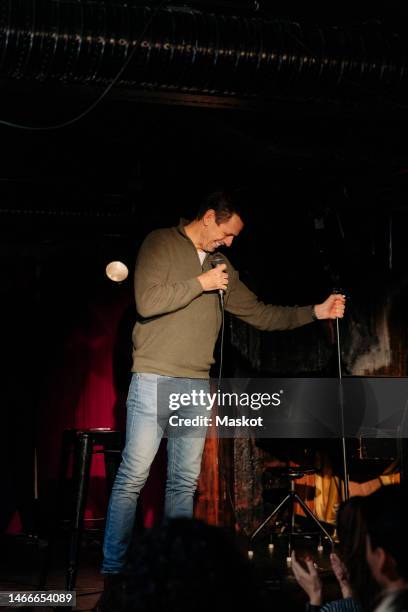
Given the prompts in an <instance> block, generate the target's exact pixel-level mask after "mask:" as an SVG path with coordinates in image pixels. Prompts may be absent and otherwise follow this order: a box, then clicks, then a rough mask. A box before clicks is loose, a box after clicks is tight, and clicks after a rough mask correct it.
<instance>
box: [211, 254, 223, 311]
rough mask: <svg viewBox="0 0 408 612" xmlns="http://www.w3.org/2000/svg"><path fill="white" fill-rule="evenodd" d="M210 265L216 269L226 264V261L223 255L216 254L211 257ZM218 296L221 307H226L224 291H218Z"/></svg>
mask: <svg viewBox="0 0 408 612" xmlns="http://www.w3.org/2000/svg"><path fill="white" fill-rule="evenodd" d="M210 263H211V266H212V267H213V268H216V267H217V266H219V265H220V264H225V259H224V258H223V256H222V255H221V253H214V254H213V255H211V257H210ZM218 295H219V296H220V300H221V306H222V307H224V290H223V289H218Z"/></svg>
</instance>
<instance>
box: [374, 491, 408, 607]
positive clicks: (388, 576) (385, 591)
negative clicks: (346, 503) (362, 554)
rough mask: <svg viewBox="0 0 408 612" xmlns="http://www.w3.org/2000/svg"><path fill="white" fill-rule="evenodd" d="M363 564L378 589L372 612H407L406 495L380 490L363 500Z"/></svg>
mask: <svg viewBox="0 0 408 612" xmlns="http://www.w3.org/2000/svg"><path fill="white" fill-rule="evenodd" d="M364 504H365V508H364V510H365V512H364V515H365V516H364V518H365V520H366V523H367V534H368V535H367V547H366V555H367V563H368V565H369V566H370V568H371V572H372V574H373V577H374V580H375V581H376V582H377V583H378V584H379V586H380V587H381V589H382V598H381V601H380V603H379V605H378V606H377V607H376V608H375V612H402V611H408V545H407V543H408V526H407V508H408V491H407V489H406V488H404V487H401V486H399V485H388V486H383V487H381V488H380V489H378V490H377V491H375V492H374V493H372V494H371V495H369V496H368V497H367V498H365V499H364Z"/></svg>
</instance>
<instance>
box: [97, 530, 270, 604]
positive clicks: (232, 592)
mask: <svg viewBox="0 0 408 612" xmlns="http://www.w3.org/2000/svg"><path fill="white" fill-rule="evenodd" d="M243 608H246V609H248V610H249V609H254V610H257V611H258V610H260V607H259V600H258V590H257V588H256V587H255V581H254V578H253V575H252V568H251V564H250V563H249V562H248V560H247V559H246V558H245V557H244V556H243V555H242V554H241V552H240V551H239V550H238V549H237V547H236V546H235V544H234V542H233V541H232V539H231V538H230V537H229V536H228V535H227V534H226V533H225V532H224V531H223V530H222V529H220V528H218V527H213V526H210V525H207V524H205V523H203V522H201V521H198V520H192V519H183V518H179V519H172V520H170V521H168V522H167V523H166V524H165V525H163V526H161V527H155V528H153V529H150V530H148V531H146V532H145V534H144V535H143V536H142V537H140V538H138V539H137V541H136V542H135V545H134V548H133V551H132V554H131V556H130V563H129V566H128V568H127V571H126V574H125V578H124V581H123V585H122V586H121V587H116V594H115V593H112V596H111V597H109V599H108V600H107V601H106V604H105V605H104V610H105V611H106V612H108V610H109V612H115V610H117V611H118V612H125V611H132V612H133V611H134V612H136V611H137V612H147V611H149V612H164V611H165V612H204V611H208V610H211V612H225V611H226V610H235V609H243Z"/></svg>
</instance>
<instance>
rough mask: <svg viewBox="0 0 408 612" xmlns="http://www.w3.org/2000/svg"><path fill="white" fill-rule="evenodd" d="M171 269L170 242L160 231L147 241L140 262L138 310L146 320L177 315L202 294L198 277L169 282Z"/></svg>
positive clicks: (140, 251)
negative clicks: (168, 250) (167, 245)
mask: <svg viewBox="0 0 408 612" xmlns="http://www.w3.org/2000/svg"><path fill="white" fill-rule="evenodd" d="M169 270H170V258H169V254H168V253H167V248H166V242H165V240H164V239H163V236H162V234H161V232H160V230H158V231H157V230H156V231H154V232H152V233H151V234H149V235H148V236H147V237H146V238H145V240H144V242H143V244H142V246H141V247H140V250H139V253H138V256H137V260H136V267H135V298H136V308H137V310H138V312H139V314H140V315H141V316H142V317H144V318H148V317H154V316H158V315H162V314H166V313H169V312H174V311H175V310H178V309H179V308H183V307H184V306H187V305H188V304H189V303H190V302H191V301H192V300H193V299H194V298H196V297H197V296H199V295H200V294H201V293H202V287H201V284H200V282H199V281H198V280H197V278H190V279H186V280H180V281H176V282H168V273H169Z"/></svg>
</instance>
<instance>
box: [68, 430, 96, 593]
mask: <svg viewBox="0 0 408 612" xmlns="http://www.w3.org/2000/svg"><path fill="white" fill-rule="evenodd" d="M92 446H93V445H92V439H91V437H90V435H89V434H88V433H86V432H84V433H80V434H79V435H78V439H77V442H76V445H75V456H74V467H73V469H74V473H73V478H74V483H75V486H74V515H73V520H72V526H71V540H70V547H69V559H68V570H67V574H66V589H67V591H73V590H74V588H75V583H76V577H77V572H78V561H79V550H80V545H81V540H82V532H83V527H84V514H85V504H86V497H87V493H88V484H89V475H90V469H91V458H92Z"/></svg>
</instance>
